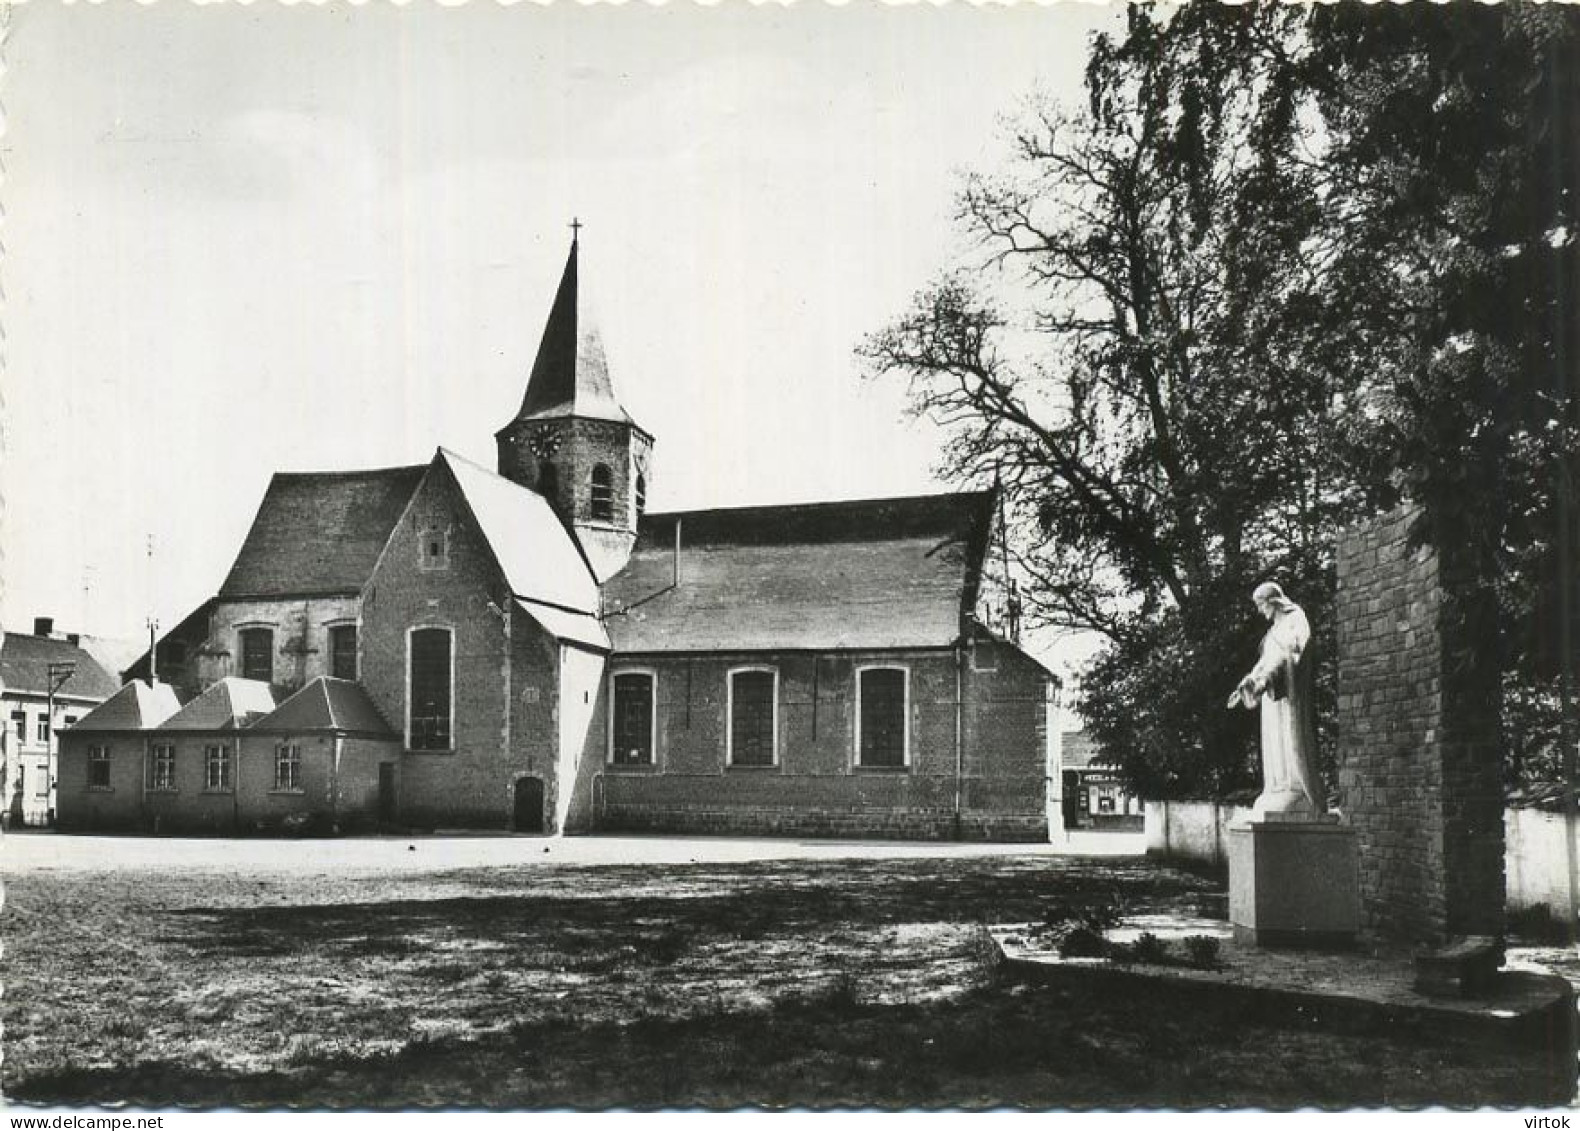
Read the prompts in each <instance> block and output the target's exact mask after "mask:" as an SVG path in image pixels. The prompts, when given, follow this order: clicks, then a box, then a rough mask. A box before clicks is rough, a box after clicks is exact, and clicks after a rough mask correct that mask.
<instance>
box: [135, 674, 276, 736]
mask: <svg viewBox="0 0 1580 1131" xmlns="http://www.w3.org/2000/svg"><path fill="white" fill-rule="evenodd" d="M274 707H275V701H274V689H273V688H271V687H270V686H269V685H268V684H267V683H263V682H261V681H259V680H255V679H239V678H237V677H236V676H228V677H226V678H225V679H222V680H220V681H219V682H218V683H216V684H214V686H212V687H210V688H209V689H208V690H207V691H205V692H203V694H201V695H199V696H198V697H197V698H196V699H194V700H192V702H190V703H188V704H187V705H186V706H185V707H182V708H181V710H179V711H178V712H176V713H175V714H174V715H173V716H171V717H170V718H168V719H166V720H165V721H164V722H163V723H161V724H159V727H158V729H159V730H203V731H211V730H239V729H241V728H243V727H248V726H251V725H252V724H253V723H255V722H256V721H258V720H259V719H261V718H263V716H265V715H267V714H268V713H269V712H271V711H273V710H274Z"/></svg>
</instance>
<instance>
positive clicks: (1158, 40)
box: [864, 5, 1367, 796]
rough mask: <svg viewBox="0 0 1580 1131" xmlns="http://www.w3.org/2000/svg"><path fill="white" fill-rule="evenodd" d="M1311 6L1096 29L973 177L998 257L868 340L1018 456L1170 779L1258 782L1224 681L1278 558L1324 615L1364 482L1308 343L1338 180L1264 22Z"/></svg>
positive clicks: (1111, 713) (999, 452) (1149, 778)
mask: <svg viewBox="0 0 1580 1131" xmlns="http://www.w3.org/2000/svg"><path fill="white" fill-rule="evenodd" d="M1302 18H1303V17H1302V16H1301V14H1300V13H1299V12H1298V11H1297V10H1295V9H1292V8H1288V9H1286V8H1278V7H1267V8H1249V7H1248V8H1217V7H1211V6H1205V5H1204V6H1191V7H1189V8H1187V9H1185V10H1182V11H1181V12H1180V13H1178V14H1177V15H1175V16H1174V17H1173V18H1172V20H1170V21H1168V22H1167V23H1162V22H1159V21H1158V20H1157V19H1155V18H1154V16H1153V15H1152V14H1151V13H1150V12H1148V11H1147V10H1145V9H1141V8H1132V9H1131V12H1130V20H1129V26H1128V31H1127V35H1126V36H1125V38H1124V39H1123V41H1122V42H1111V41H1110V40H1108V39H1106V38H1103V37H1099V38H1097V39H1096V40H1095V42H1094V44H1093V48H1092V51H1091V55H1090V61H1089V65H1088V70H1087V81H1086V85H1087V91H1088V95H1089V105H1088V107H1086V109H1085V112H1084V113H1081V114H1076V113H1072V112H1069V111H1067V110H1061V109H1059V108H1057V107H1053V106H1049V105H1047V104H1042V103H1039V104H1034V105H1033V106H1032V107H1031V108H1030V109H1029V112H1028V113H1027V115H1026V116H1025V118H1024V119H1023V120H1022V122H1021V123H1020V125H1019V126H1018V128H1016V129H1015V131H1014V135H1013V141H1012V145H1013V148H1014V155H1015V159H1014V164H1013V166H1012V167H1011V168H1009V169H1008V170H1006V171H1004V172H1003V173H999V174H994V175H986V174H984V175H977V176H973V177H971V178H969V179H968V180H967V182H966V184H965V186H964V189H963V191H962V194H961V197H960V216H961V218H962V220H963V221H964V222H965V223H966V224H967V225H968V226H969V227H970V229H971V230H972V231H973V232H975V233H976V234H977V235H978V236H979V237H980V238H981V240H982V241H983V245H984V247H985V249H986V251H987V254H988V261H989V264H990V265H991V266H992V267H993V268H995V269H996V270H995V271H994V272H992V273H983V272H977V273H975V274H972V273H968V272H961V273H957V274H955V275H953V276H950V277H948V278H945V279H944V280H942V281H940V282H939V283H938V284H936V285H935V286H933V287H931V288H930V289H928V290H927V291H925V292H924V293H923V294H921V295H920V296H919V298H918V300H917V302H916V305H915V307H914V309H913V310H912V311H911V312H910V314H908V315H907V316H906V317H904V318H902V319H901V320H899V321H898V322H896V323H895V324H894V325H892V326H890V327H889V328H888V329H887V330H885V331H883V332H881V333H879V334H877V335H875V336H874V337H873V338H871V339H870V340H869V341H868V342H867V343H866V345H865V347H864V353H865V355H866V357H867V358H868V359H869V362H870V363H871V368H872V370H873V371H874V372H876V373H891V374H900V375H903V376H905V377H906V378H908V379H909V381H910V386H911V390H912V395H913V404H914V407H915V409H916V410H917V411H918V412H922V413H928V414H931V415H933V416H935V417H937V418H939V419H942V420H945V421H948V422H949V423H950V424H951V425H952V426H953V427H952V432H951V440H950V444H949V447H948V449H947V451H946V453H945V456H944V467H945V469H946V470H947V471H948V472H949V473H951V474H952V475H954V476H957V477H960V478H964V479H978V480H981V479H985V478H987V477H989V476H991V475H995V474H996V475H999V476H1000V477H1001V479H1002V481H1003V483H1004V485H1005V489H1006V494H1007V500H1008V506H1009V508H1010V512H1011V514H1012V515H1013V517H1014V526H1015V529H1016V530H1017V531H1018V532H1019V534H1020V535H1021V538H1020V541H1019V545H1018V547H1017V549H1018V558H1017V561H1018V564H1019V566H1020V568H1021V569H1022V570H1023V571H1024V572H1025V573H1026V574H1027V575H1029V577H1030V578H1031V580H1032V585H1031V587H1030V590H1029V592H1028V594H1027V608H1028V613H1029V614H1030V615H1031V617H1032V619H1033V621H1034V623H1035V622H1040V623H1044V624H1057V625H1061V626H1067V627H1074V628H1081V629H1087V630H1093V631H1096V632H1100V633H1102V634H1103V635H1104V636H1106V637H1107V639H1108V640H1109V642H1110V646H1109V650H1108V651H1107V653H1106V654H1105V655H1104V656H1103V657H1101V658H1100V659H1099V661H1098V662H1097V664H1096V666H1095V668H1094V669H1093V671H1092V672H1091V673H1090V675H1089V678H1088V680H1087V687H1088V692H1089V712H1088V721H1089V723H1090V724H1091V725H1092V726H1093V728H1094V730H1095V731H1096V735H1097V737H1098V739H1099V742H1100V743H1101V744H1102V746H1103V748H1104V750H1105V752H1107V753H1108V754H1109V755H1111V756H1113V755H1117V756H1118V759H1119V762H1120V765H1121V767H1122V770H1123V771H1124V773H1125V775H1126V776H1127V777H1128V779H1129V780H1130V783H1131V784H1132V786H1134V787H1138V788H1139V789H1140V790H1141V791H1142V792H1143V793H1145V794H1146V795H1148V796H1168V795H1170V794H1174V793H1178V792H1181V791H1189V790H1191V789H1195V788H1200V787H1201V786H1203V785H1207V786H1209V787H1211V788H1216V789H1229V788H1234V787H1237V786H1245V785H1248V784H1250V783H1251V782H1253V781H1254V765H1255V760H1254V733H1253V729H1252V727H1251V726H1249V725H1248V720H1247V719H1246V718H1245V716H1243V715H1231V714H1230V713H1228V712H1226V711H1225V710H1224V707H1223V701H1224V699H1225V697H1226V695H1227V693H1228V691H1229V689H1231V688H1232V687H1233V686H1234V685H1235V683H1236V682H1237V680H1238V678H1239V676H1240V675H1241V674H1243V668H1244V667H1246V666H1247V665H1248V664H1249V662H1250V659H1251V657H1252V656H1253V655H1254V652H1255V642H1256V640H1257V638H1258V636H1259V634H1260V626H1259V625H1258V624H1257V623H1256V621H1255V617H1254V613H1253V612H1252V609H1251V605H1250V602H1249V594H1250V592H1251V590H1252V589H1253V588H1254V587H1255V585H1256V584H1257V583H1259V582H1261V581H1263V580H1267V579H1270V578H1276V579H1278V580H1279V581H1280V582H1281V583H1282V584H1284V585H1285V587H1286V588H1287V589H1288V591H1289V592H1291V593H1292V594H1293V595H1295V596H1296V597H1297V598H1299V599H1301V600H1303V601H1304V602H1305V603H1306V604H1307V605H1308V608H1309V611H1311V612H1312V613H1313V615H1314V619H1315V620H1316V621H1317V622H1318V623H1326V622H1327V621H1329V620H1330V619H1331V618H1328V617H1326V616H1325V615H1323V614H1324V613H1325V607H1326V604H1327V602H1328V600H1329V597H1328V594H1329V591H1330V590H1331V533H1332V531H1333V530H1334V529H1335V528H1336V527H1337V525H1339V524H1341V523H1342V522H1344V521H1346V520H1347V519H1348V518H1349V517H1350V516H1352V515H1353V514H1354V513H1356V512H1357V509H1358V508H1360V507H1362V506H1363V505H1364V504H1365V503H1366V502H1367V499H1366V497H1365V496H1364V494H1362V493H1359V492H1357V491H1356V490H1355V489H1354V484H1353V479H1352V478H1351V477H1348V476H1347V475H1346V474H1345V473H1344V453H1345V452H1346V451H1348V449H1349V447H1350V445H1351V443H1352V439H1351V437H1350V436H1348V435H1347V433H1346V430H1345V425H1344V424H1343V422H1342V421H1341V419H1340V418H1339V416H1338V414H1336V413H1335V412H1334V411H1333V403H1334V400H1335V398H1336V397H1340V396H1342V395H1343V394H1344V392H1345V390H1344V389H1343V388H1341V387H1338V386H1336V385H1335V384H1334V383H1333V382H1331V381H1330V380H1328V379H1327V373H1328V371H1327V370H1326V369H1323V368H1322V367H1320V366H1313V365H1311V364H1310V363H1309V361H1308V359H1307V356H1306V355H1308V354H1310V353H1311V352H1312V351H1313V350H1321V349H1323V348H1325V346H1326V332H1325V328H1323V327H1321V326H1319V325H1314V324H1313V320H1312V319H1311V318H1310V317H1309V312H1310V311H1312V310H1315V309H1317V308H1318V307H1319V306H1320V301H1319V296H1318V293H1317V292H1318V288H1319V287H1320V285H1321V281H1322V280H1321V272H1320V270H1319V267H1320V265H1319V264H1317V263H1314V262H1313V260H1312V258H1311V256H1310V255H1309V254H1308V248H1309V245H1310V243H1311V241H1312V240H1313V238H1314V237H1315V235H1316V234H1317V232H1318V230H1319V224H1320V222H1321V219H1322V211H1321V207H1320V203H1321V202H1320V199H1319V196H1318V182H1317V177H1316V174H1315V171H1314V169H1313V168H1312V167H1310V166H1309V164H1307V163H1303V162H1302V161H1300V160H1298V159H1297V158H1298V154H1299V152H1300V148H1301V146H1302V144H1303V139H1302V133H1303V130H1304V126H1303V124H1302V123H1301V122H1300V121H1299V119H1298V116H1297V114H1296V109H1297V108H1298V99H1297V94H1298V91H1297V89H1295V88H1293V87H1292V86H1291V85H1290V83H1291V80H1292V79H1293V78H1294V77H1295V76H1294V73H1293V72H1292V70H1291V69H1290V68H1289V67H1287V66H1286V65H1285V64H1284V61H1283V60H1282V59H1281V58H1280V57H1279V56H1277V55H1276V54H1275V53H1272V52H1269V51H1268V50H1266V47H1265V43H1266V41H1267V40H1268V39H1269V38H1272V39H1277V38H1279V37H1286V36H1291V35H1294V34H1295V33H1296V31H1297V28H1298V24H1299V22H1300V20H1301V19H1302ZM995 284H996V286H995ZM1313 606H1314V607H1313Z"/></svg>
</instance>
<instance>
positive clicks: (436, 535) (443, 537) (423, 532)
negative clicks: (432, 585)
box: [417, 516, 450, 570]
mask: <svg viewBox="0 0 1580 1131" xmlns="http://www.w3.org/2000/svg"><path fill="white" fill-rule="evenodd" d="M417 568H419V569H423V570H442V569H449V568H450V524H449V523H448V522H446V521H445V520H444V519H443V518H442V517H437V516H429V517H428V518H425V519H423V520H422V521H421V522H420V523H418V526H417Z"/></svg>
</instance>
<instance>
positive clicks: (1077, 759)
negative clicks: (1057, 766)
mask: <svg viewBox="0 0 1580 1131" xmlns="http://www.w3.org/2000/svg"><path fill="white" fill-rule="evenodd" d="M1060 744H1061V745H1060V751H1061V753H1060V758H1059V761H1060V763H1061V764H1062V765H1063V766H1064V767H1065V768H1066V769H1070V770H1082V769H1085V768H1086V767H1088V766H1091V767H1092V768H1094V769H1102V770H1107V769H1111V768H1112V767H1109V766H1106V765H1104V764H1103V763H1102V761H1101V758H1102V751H1101V750H1099V749H1098V747H1097V742H1096V740H1095V739H1093V738H1092V736H1091V735H1090V734H1087V733H1086V732H1085V731H1084V730H1067V731H1065V732H1064V734H1063V735H1061V736H1060Z"/></svg>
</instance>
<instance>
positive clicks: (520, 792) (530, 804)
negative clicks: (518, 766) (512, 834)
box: [514, 778, 543, 833]
mask: <svg viewBox="0 0 1580 1131" xmlns="http://www.w3.org/2000/svg"><path fill="white" fill-rule="evenodd" d="M514 827H515V830H516V831H517V832H518V833H541V832H542V831H543V779H542V778H517V779H516V813H515V821H514Z"/></svg>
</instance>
